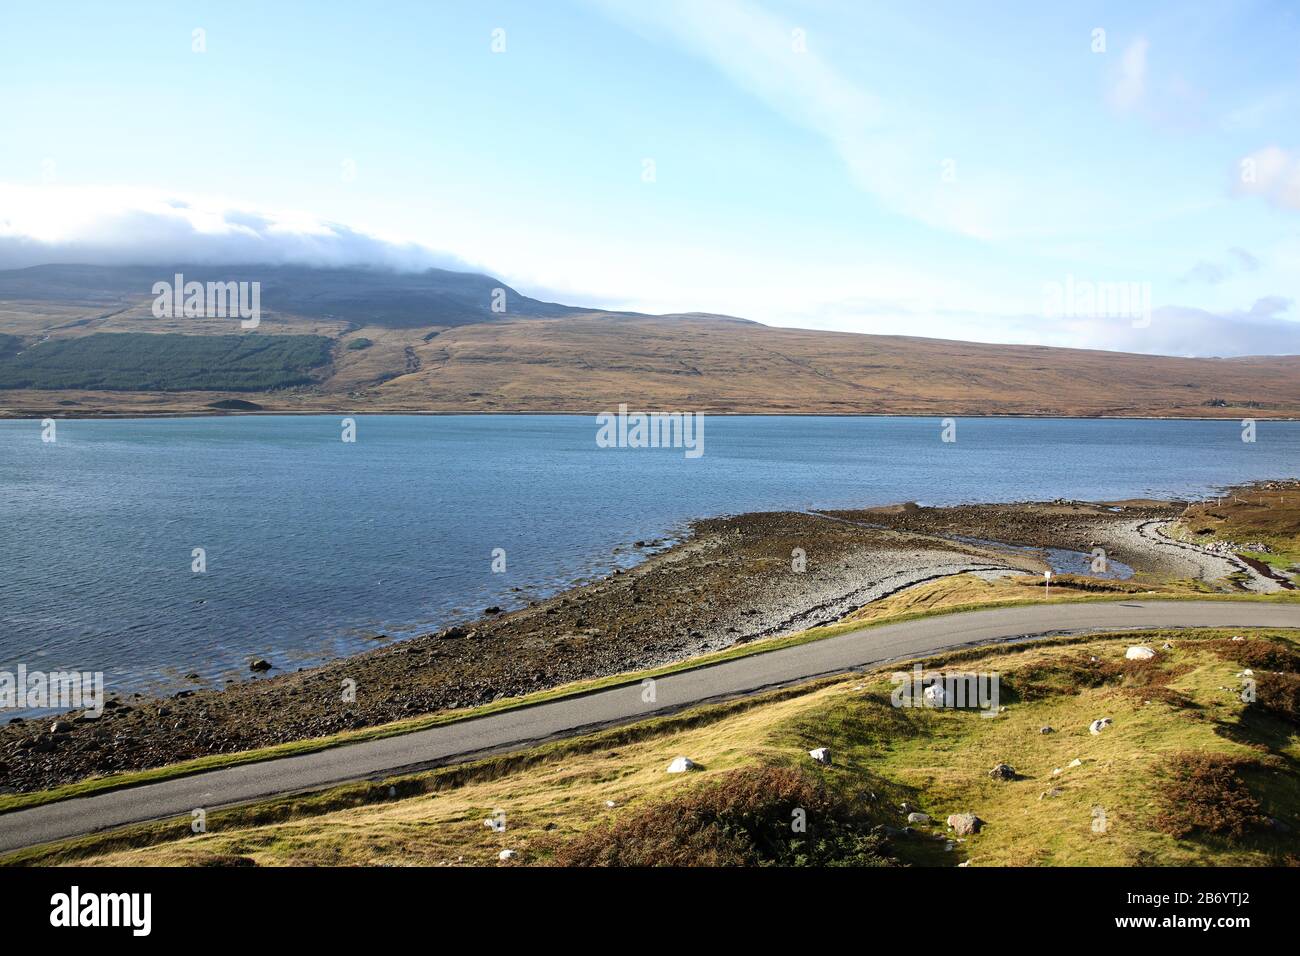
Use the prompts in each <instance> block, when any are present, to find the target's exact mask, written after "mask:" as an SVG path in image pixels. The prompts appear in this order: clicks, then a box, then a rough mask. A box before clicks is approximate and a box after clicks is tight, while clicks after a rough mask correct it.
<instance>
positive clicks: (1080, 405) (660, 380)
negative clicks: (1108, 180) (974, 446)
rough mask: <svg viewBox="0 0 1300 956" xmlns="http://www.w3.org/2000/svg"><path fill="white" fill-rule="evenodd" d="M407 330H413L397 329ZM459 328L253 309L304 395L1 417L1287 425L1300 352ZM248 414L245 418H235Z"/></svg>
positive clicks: (540, 320) (41, 399) (108, 397)
mask: <svg viewBox="0 0 1300 956" xmlns="http://www.w3.org/2000/svg"><path fill="white" fill-rule="evenodd" d="M404 321H405V322H407V323H409V322H410V320H409V319H406V320H404ZM461 321H462V324H456V325H445V324H443V325H439V324H428V325H418V324H397V325H395V324H393V323H390V322H378V321H374V320H370V321H367V320H366V319H365V318H362V317H359V316H349V317H346V318H345V317H338V316H319V315H313V316H304V315H299V314H295V313H287V312H279V311H275V310H267V314H266V315H264V317H263V319H262V323H261V326H260V327H259V328H258V329H257V330H256V331H254V332H249V333H245V334H249V335H257V334H276V335H283V334H314V335H323V336H326V337H327V338H330V339H332V340H333V346H332V348H331V350H330V359H329V361H328V362H327V363H326V364H325V365H323V366H321V367H318V368H313V369H311V370H310V378H311V384H309V385H299V386H295V387H293V388H286V389H282V390H277V391H273V392H248V391H244V392H223V391H197V390H195V391H160V390H151V391H113V392H108V391H97V390H87V389H80V388H61V389H45V388H10V389H0V415H2V416H8V417H14V416H33V415H40V416H44V415H47V414H54V415H67V416H92V415H113V414H119V415H149V414H181V413H206V412H212V413H216V410H215V409H213V408H212V405H213V404H214V403H221V402H223V401H226V400H229V399H239V400H240V401H241V402H244V403H247V402H252V403H253V404H254V405H256V406H258V408H259V409H260V410H262V411H267V412H282V413H284V412H288V413H297V412H301V413H308V412H354V413H360V412H548V413H558V412H573V413H582V414H587V413H594V412H598V411H601V410H606V409H614V408H616V407H617V406H618V405H619V404H620V403H627V404H628V405H629V406H630V407H631V408H633V409H646V410H649V409H664V410H674V409H676V410H684V411H687V410H698V411H705V412H712V413H756V414H845V415H868V414H914V415H965V416H970V415H1047V416H1051V415H1061V416H1116V417H1184V418H1192V417H1206V418H1238V419H1239V418H1247V417H1252V418H1256V417H1257V418H1294V417H1300V356H1277V357H1247V358H1230V359H1218V358H1176V357H1165V356H1151V355H1138V354H1128V353H1119V352H1103V351H1089V350H1081V349H1060V348H1049V347H1044V346H1028V345H987V344H980V343H972V342H957V341H947V340H941V339H927V338H917V337H906V336H892V335H891V336H884V335H864V334H855V333H845V332H825V331H812V330H805V329H785V328H775V327H770V326H764V325H760V324H757V323H754V322H748V321H745V320H742V319H734V318H729V317H725V316H713V315H695V314H692V315H676V316H639V315H629V314H625V313H621V314H614V313H605V312H590V313H583V314H577V315H566V316H563V317H554V318H548V317H526V318H517V317H513V316H503V317H500V318H495V319H493V320H492V321H470V322H464V321H463V320H461ZM235 331H238V327H237V326H236V325H235V324H234V323H232V322H231V321H230V320H221V319H196V320H186V319H163V320H159V319H155V318H153V316H152V315H151V314H150V310H149V304H148V299H147V298H144V297H133V298H132V299H130V300H125V301H119V302H117V303H116V304H114V306H113V307H112V308H108V307H106V306H104V305H103V304H95V305H89V304H87V305H80V306H76V305H70V304H67V303H53V302H48V301H44V302H35V301H18V300H8V301H0V333H10V334H11V335H16V336H19V337H21V339H22V341H23V343H24V346H25V347H26V348H32V347H34V346H37V345H39V344H40V343H42V342H46V341H58V340H60V339H67V338H77V337H81V336H85V335H93V334H101V335H103V334H109V333H116V332H158V333H171V334H176V333H182V334H190V335H192V334H202V335H208V334H217V333H220V334H229V333H232V332H235ZM243 407H245V408H247V406H246V405H245V406H243Z"/></svg>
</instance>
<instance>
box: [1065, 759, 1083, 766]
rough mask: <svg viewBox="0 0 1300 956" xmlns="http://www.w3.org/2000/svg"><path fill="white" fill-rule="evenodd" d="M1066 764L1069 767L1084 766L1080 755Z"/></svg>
mask: <svg viewBox="0 0 1300 956" xmlns="http://www.w3.org/2000/svg"><path fill="white" fill-rule="evenodd" d="M1066 766H1067V767H1082V766H1083V761H1082V760H1080V759H1079V758H1078V757H1075V758H1074V759H1073V760H1071V761H1070V762H1069V763H1067V764H1066Z"/></svg>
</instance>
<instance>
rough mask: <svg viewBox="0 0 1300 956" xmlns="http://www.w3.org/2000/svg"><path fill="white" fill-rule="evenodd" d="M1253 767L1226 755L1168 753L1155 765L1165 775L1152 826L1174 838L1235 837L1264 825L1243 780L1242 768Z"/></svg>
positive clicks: (1261, 814) (1246, 762)
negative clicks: (1158, 811) (1198, 835)
mask: <svg viewBox="0 0 1300 956" xmlns="http://www.w3.org/2000/svg"><path fill="white" fill-rule="evenodd" d="M1257 769H1260V768H1259V765H1258V764H1256V763H1255V762H1253V761H1250V760H1245V759H1243V758H1241V757H1231V756H1228V755H1226V754H1204V753H1183V754H1178V755H1176V756H1174V757H1171V758H1169V759H1168V760H1167V761H1166V762H1165V763H1164V764H1163V766H1162V767H1161V768H1160V770H1159V772H1160V773H1161V775H1163V776H1165V777H1167V778H1168V779H1167V780H1166V782H1165V786H1164V787H1162V788H1161V789H1160V790H1159V792H1158V793H1159V796H1158V803H1159V806H1160V813H1159V816H1158V818H1157V820H1156V826H1157V828H1158V829H1160V830H1162V831H1164V832H1165V833H1169V834H1171V835H1173V836H1175V837H1178V838H1179V839H1182V838H1185V837H1188V836H1192V835H1194V834H1214V835H1216V836H1223V837H1228V838H1229V839H1233V840H1240V839H1241V838H1242V837H1245V836H1246V835H1247V834H1249V833H1250V832H1251V831H1253V830H1258V829H1260V828H1262V827H1264V826H1265V825H1266V824H1267V823H1268V819H1267V817H1265V816H1264V813H1263V807H1262V805H1261V804H1260V802H1259V801H1258V800H1257V799H1256V798H1255V797H1254V795H1253V794H1252V793H1251V792H1250V789H1249V787H1247V785H1246V782H1245V781H1244V780H1243V779H1242V773H1243V771H1250V770H1257Z"/></svg>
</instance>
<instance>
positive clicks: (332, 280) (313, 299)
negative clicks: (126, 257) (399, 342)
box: [0, 264, 587, 328]
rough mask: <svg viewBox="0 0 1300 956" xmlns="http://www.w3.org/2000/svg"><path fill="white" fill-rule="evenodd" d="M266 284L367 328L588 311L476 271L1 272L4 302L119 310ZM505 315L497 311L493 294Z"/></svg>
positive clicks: (281, 299)
mask: <svg viewBox="0 0 1300 956" xmlns="http://www.w3.org/2000/svg"><path fill="white" fill-rule="evenodd" d="M177 273H180V274H181V275H183V276H184V277H185V281H186V282H202V283H205V284H206V283H208V282H254V281H255V282H260V283H261V301H262V306H263V308H266V309H269V310H272V311H275V312H280V313H288V314H292V315H300V316H306V317H310V318H340V319H344V320H346V321H348V322H354V323H359V324H363V325H371V324H373V325H382V326H385V327H388V328H415V327H425V326H430V325H441V326H453V325H466V324H469V323H472V322H490V321H494V320H498V319H501V318H504V317H507V316H508V317H511V318H555V317H558V316H562V315H575V314H578V313H581V312H585V311H587V310H585V309H578V308H574V307H573V306H567V305H557V304H555V303H554V302H541V301H539V300H537V299H532V298H529V297H528V296H526V295H523V294H521V293H519V292H517V291H515V290H514V289H512V288H510V287H509V286H508V285H506V284H505V283H503V282H501V281H500V280H498V279H493V278H492V277H491V276H485V275H479V274H476V273H471V272H450V271H448V270H446V269H427V270H425V271H424V272H415V273H400V272H388V271H384V270H381V269H311V268H307V267H305V266H258V265H244V266H204V265H192V264H191V265H186V264H177V265H174V266H82V265H44V266H32V267H30V268H27V269H10V270H5V271H0V300H4V299H11V300H32V301H38V302H64V303H77V304H82V305H86V306H94V305H100V306H105V305H112V304H115V303H121V302H124V301H131V300H134V299H137V298H139V297H141V296H146V297H148V299H149V300H150V302H152V300H153V294H152V292H151V291H150V290H151V289H152V288H153V284H154V283H155V282H173V279H174V276H175V275H176V274H177ZM498 289H500V290H501V291H502V292H504V296H499V297H498V298H499V301H501V303H502V306H503V307H504V309H505V311H504V312H493V310H492V304H493V300H494V294H495V293H496V291H497V290H498Z"/></svg>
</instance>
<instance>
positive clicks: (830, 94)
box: [592, 0, 1018, 239]
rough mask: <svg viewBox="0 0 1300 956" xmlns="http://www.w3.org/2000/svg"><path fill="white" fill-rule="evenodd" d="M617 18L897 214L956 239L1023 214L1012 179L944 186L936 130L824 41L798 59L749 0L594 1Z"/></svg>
mask: <svg viewBox="0 0 1300 956" xmlns="http://www.w3.org/2000/svg"><path fill="white" fill-rule="evenodd" d="M592 2H593V3H594V4H595V5H596V6H597V7H599V8H600V9H602V10H604V11H605V12H606V13H607V14H609V15H611V16H612V17H614V18H615V19H616V20H618V21H620V22H622V23H625V24H630V25H632V26H633V27H635V28H637V29H640V30H642V31H650V32H660V33H666V34H668V35H669V36H670V37H672V38H673V39H674V40H675V41H676V42H677V43H679V44H680V45H681V46H682V47H683V48H684V49H685V50H687V51H688V52H689V53H690V54H692V55H693V56H696V57H698V58H700V59H702V60H704V61H705V62H706V63H708V64H709V65H710V66H712V67H713V68H714V69H716V70H718V71H719V72H720V73H722V74H723V75H724V76H726V77H727V78H728V79H729V80H730V81H731V82H732V83H733V84H734V85H735V86H737V87H738V88H740V89H741V90H743V91H745V92H747V93H749V94H750V95H752V96H754V97H756V98H757V99H759V100H760V101H761V102H763V103H764V104H765V105H766V106H767V107H768V108H770V109H772V110H774V111H776V112H777V113H779V114H781V115H782V116H784V117H785V118H786V119H787V120H789V121H790V122H792V123H795V124H797V125H799V126H802V127H804V128H805V129H808V130H811V131H813V132H815V133H817V134H818V135H820V136H822V137H823V138H824V139H825V140H826V141H827V142H829V143H830V144H831V145H832V146H833V147H834V149H835V151H836V153H837V154H838V155H839V157H840V158H841V160H842V161H843V162H844V164H845V166H846V167H847V168H848V171H849V173H850V175H851V177H852V179H853V181H854V183H855V184H856V185H857V186H858V187H859V188H860V189H863V190H864V191H866V192H868V193H870V194H872V195H873V196H875V197H876V198H877V199H879V200H880V201H881V203H882V204H883V205H884V206H885V207H886V208H887V209H889V210H890V211H892V212H895V213H898V214H901V215H903V216H906V217H908V218H911V219H915V220H917V221H920V222H923V223H925V224H926V225H929V226H933V227H935V228H938V229H942V230H945V231H949V232H955V233H959V234H962V235H967V236H971V237H975V238H981V239H990V238H996V237H999V236H1001V235H1003V234H1005V233H1007V232H1008V231H1009V226H1008V225H1007V223H1006V218H1007V215H1008V211H1009V210H1013V209H1015V208H1017V205H1018V203H1017V200H1016V196H1017V194H1018V189H1017V188H1016V186H1015V184H1014V183H1013V182H1012V181H1011V180H1010V179H998V178H997V176H996V174H995V173H994V172H992V171H990V170H987V169H986V170H984V171H983V173H982V175H981V176H980V177H979V181H978V182H977V181H976V177H975V174H974V173H973V172H971V171H968V170H963V171H961V172H960V173H959V176H960V177H961V187H960V188H953V186H952V185H951V184H946V183H945V182H944V181H943V180H942V178H941V177H942V174H943V172H944V166H943V164H944V162H945V160H946V159H947V158H948V157H946V156H945V154H944V153H943V152H941V151H939V150H938V147H937V146H936V145H935V144H934V134H933V132H932V128H933V124H928V123H926V122H922V121H918V120H924V117H918V116H916V115H915V111H914V110H911V109H903V108H900V104H896V103H895V104H886V103H885V101H883V100H882V99H881V98H880V97H879V96H878V95H877V94H876V93H875V92H873V91H871V90H868V89H866V88H864V87H863V86H861V85H860V84H858V83H856V82H855V81H854V80H853V79H852V78H850V77H849V76H847V75H846V74H844V73H843V72H842V71H840V70H837V69H836V68H835V67H834V66H833V65H831V64H830V63H829V62H827V61H826V60H825V59H824V58H823V57H821V56H819V55H818V53H817V50H816V37H815V36H812V37H809V38H808V40H807V44H806V47H805V48H804V49H802V51H800V52H796V51H795V50H794V49H793V47H792V31H793V30H795V29H796V28H797V24H795V23H793V22H787V21H785V20H783V19H782V18H780V17H778V16H776V15H774V14H771V13H769V12H768V11H766V10H764V9H763V8H762V7H761V6H759V5H758V4H757V3H754V2H750V0H714V2H711V3H707V4H706V3H699V2H696V0H664V2H659V3H643V2H641V0H592Z"/></svg>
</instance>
